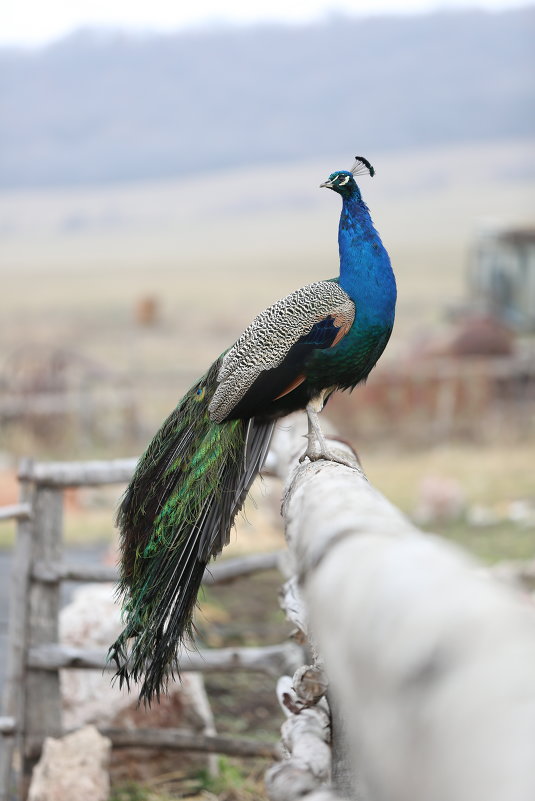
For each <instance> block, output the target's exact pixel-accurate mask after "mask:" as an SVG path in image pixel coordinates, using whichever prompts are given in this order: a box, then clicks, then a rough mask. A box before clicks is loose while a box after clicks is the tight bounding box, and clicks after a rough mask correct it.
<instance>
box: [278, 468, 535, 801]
mask: <svg viewBox="0 0 535 801" xmlns="http://www.w3.org/2000/svg"><path fill="white" fill-rule="evenodd" d="M284 515H285V520H286V524H287V537H288V542H289V545H290V549H291V551H292V553H293V554H294V563H295V565H296V571H297V575H298V579H299V587H300V593H301V595H302V597H303V599H304V602H305V605H306V610H307V620H308V624H309V632H310V633H311V634H312V636H313V639H314V641H315V642H316V645H317V646H318V650H319V651H320V653H321V654H322V656H323V658H324V660H325V668H326V672H327V674H328V676H329V681H330V693H332V694H333V695H334V696H335V698H336V701H337V707H338V708H339V710H340V713H342V714H343V715H344V719H345V723H346V727H347V732H348V736H349V749H350V750H349V753H350V765H351V767H352V770H353V773H354V774H355V776H358V779H359V786H358V789H357V790H354V791H353V796H352V797H355V796H356V797H357V798H375V797H380V798H388V799H389V801H473V799H475V798H478V799H479V798H481V799H483V798H484V799H485V801H532V799H533V798H535V761H534V760H533V743H534V742H535V672H534V671H533V665H534V664H535V609H534V607H533V606H532V604H531V603H529V602H528V601H527V599H526V597H525V596H520V595H516V594H515V593H514V592H512V591H511V590H510V589H509V588H507V587H505V586H503V585H502V584H499V583H498V582H496V581H494V580H493V579H492V578H491V577H490V575H489V573H488V572H485V571H484V570H483V569H482V568H481V567H479V566H478V565H477V564H476V563H475V562H473V561H472V560H471V559H470V558H469V557H468V556H466V555H465V554H464V553H462V552H461V551H460V550H459V549H457V548H454V547H453V546H451V545H449V544H447V543H446V542H444V541H441V540H440V539H439V538H436V537H433V536H431V535H425V534H423V533H422V532H420V531H418V530H417V529H415V527H414V526H413V525H412V524H411V523H410V522H409V521H408V520H406V519H405V518H404V517H403V516H402V515H401V514H400V512H399V511H398V510H397V509H395V508H394V507H393V506H392V505H391V504H390V503H389V502H388V501H387V500H386V499H385V498H384V497H383V496H381V495H380V493H379V492H377V490H375V489H374V488H373V487H372V486H371V485H370V484H369V483H368V481H367V480H366V477H365V476H364V474H363V473H362V472H361V471H360V470H358V469H356V468H355V469H351V468H348V467H344V466H342V465H339V464H335V463H331V462H324V461H320V462H317V463H316V464H303V465H300V466H297V467H296V468H295V469H294V470H293V471H292V473H291V476H290V479H289V482H288V490H287V496H286V500H285V504H284ZM370 788H373V793H372V792H371V790H370Z"/></svg>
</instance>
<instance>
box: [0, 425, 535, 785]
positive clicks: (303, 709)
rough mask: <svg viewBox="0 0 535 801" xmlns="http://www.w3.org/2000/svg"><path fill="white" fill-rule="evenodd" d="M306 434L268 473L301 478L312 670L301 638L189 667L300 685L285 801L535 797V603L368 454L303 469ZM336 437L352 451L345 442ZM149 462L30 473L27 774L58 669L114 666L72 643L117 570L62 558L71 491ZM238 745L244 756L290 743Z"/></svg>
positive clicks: (301, 554) (25, 543)
mask: <svg viewBox="0 0 535 801" xmlns="http://www.w3.org/2000/svg"><path fill="white" fill-rule="evenodd" d="M302 433H303V432H302V430H301V429H300V427H299V426H298V425H295V424H294V425H291V424H290V423H289V422H285V424H284V426H283V427H282V428H281V431H280V432H279V435H278V437H277V439H276V440H275V442H274V446H273V449H272V454H271V456H270V461H269V463H268V466H269V467H270V468H271V469H272V470H274V471H276V472H277V474H278V475H280V476H284V477H285V478H286V492H285V500H284V504H283V515H284V519H285V524H286V534H287V540H288V545H289V554H290V557H291V562H292V564H293V568H292V569H291V570H290V573H291V575H290V578H289V579H288V581H287V583H286V585H285V588H284V593H283V596H284V606H285V609H286V612H287V615H288V616H289V618H290V619H291V620H292V621H293V622H294V624H295V626H296V629H297V640H298V642H299V641H301V642H302V641H305V640H308V653H309V662H310V664H309V665H305V666H302V665H301V660H300V656H301V654H302V651H301V649H300V648H299V646H298V645H291V644H283V645H280V646H275V647H272V648H259V649H252V650H251V649H221V650H209V651H206V652H204V655H203V660H202V661H201V662H200V663H197V662H195V661H194V662H193V663H188V668H192V669H193V668H195V669H198V668H200V669H225V667H229V666H232V669H236V667H237V666H239V667H240V668H242V669H254V670H258V669H260V670H264V671H266V672H268V673H269V674H270V675H272V676H275V675H277V676H280V674H281V673H282V674H284V675H283V676H282V678H280V679H279V681H278V686H277V693H278V697H279V700H280V702H281V706H282V708H283V710H284V712H285V715H286V717H287V719H286V721H285V723H284V725H283V729H282V735H283V738H282V754H283V759H282V760H280V761H279V762H277V763H276V764H274V765H273V767H272V768H270V770H269V771H268V774H267V776H266V787H267V792H268V796H269V798H270V799H271V801H295V799H298V798H299V799H306V801H335V799H341V798H342V797H343V798H351V799H356V800H357V801H473V800H474V799H485V801H533V799H534V798H535V759H534V758H533V753H534V747H535V669H534V667H533V666H534V665H535V611H534V609H533V605H532V602H531V599H530V598H529V597H528V595H527V594H526V593H524V594H521V593H519V592H518V590H517V589H515V588H512V587H510V586H508V585H506V584H505V583H503V582H500V581H498V580H497V579H495V578H494V577H493V576H492V575H491V573H490V571H488V570H484V569H483V568H482V567H480V566H479V565H477V563H475V562H473V561H472V560H471V559H470V558H469V557H468V556H467V555H466V554H464V553H463V552H462V551H460V550H459V549H457V548H454V547H453V546H451V545H449V544H447V543H445V542H443V541H440V540H439V539H438V538H436V537H433V536H431V535H426V534H423V533H422V532H420V531H419V530H417V529H416V528H415V527H414V526H413V525H412V524H411V523H410V522H409V521H408V520H407V519H406V518H405V517H404V516H403V515H402V514H401V513H400V512H399V511H398V510H397V509H396V508H395V507H393V506H392V505H391V504H390V503H389V502H388V501H387V500H386V499H385V498H383V497H382V496H381V495H380V493H379V492H377V490H375V489H374V488H373V487H372V486H371V485H370V484H369V483H368V481H367V480H366V477H365V476H364V474H363V472H362V470H361V469H360V467H359V465H358V462H357V460H356V458H355V457H354V456H353V459H354V465H353V467H346V466H343V465H340V464H336V463H333V462H317V463H314V464H309V463H305V464H298V462H297V457H298V455H299V454H300V453H301V452H302V450H303V439H302ZM331 444H332V445H333V446H334V447H339V448H342V449H344V448H345V455H346V457H347V456H348V455H349V457H350V458H351V452H350V451H349V450H348V449H347V447H346V446H343V445H342V444H340V443H336V442H334V441H333V442H332V443H331ZM132 466H133V465H132V462H112V463H85V464H63V465H62V464H48V465H47V464H40V465H31V464H26V465H24V466H23V467H22V468H21V472H20V478H21V503H20V505H19V506H18V507H16V508H15V509H13V508H12V509H11V516H15V517H17V519H18V524H17V525H18V529H19V532H18V538H17V555H16V560H15V569H14V572H13V579H14V582H13V595H12V600H13V602H14V610H15V611H14V614H13V615H12V626H11V631H10V649H9V664H8V681H7V684H6V706H5V714H6V717H5V718H2V719H1V720H0V731H2V732H3V733H4V734H6V733H8V732H12V733H13V736H12V737H11V738H10V739H9V738H8V739H6V737H4V743H6V742H8V743H9V742H10V743H11V744H12V745H16V746H17V748H18V751H19V753H20V754H21V755H22V757H23V767H22V773H23V777H24V775H27V774H28V771H29V770H30V768H31V766H32V764H33V761H34V760H35V757H36V755H37V754H38V751H39V747H40V744H41V742H42V739H43V737H44V736H45V735H47V734H59V733H60V726H61V724H60V720H61V718H60V707H59V702H60V698H59V676H58V671H59V669H60V668H63V667H81V668H83V667H86V668H95V667H103V666H104V656H105V655H104V654H103V653H98V652H91V653H89V652H87V651H83V650H81V649H72V648H71V649H66V648H64V647H61V645H60V644H59V643H58V635H57V615H58V607H59V584H60V582H61V581H64V580H70V579H73V578H75V579H77V580H86V579H90V580H95V579H98V580H101V579H103V578H106V579H109V578H110V575H111V574H110V572H109V571H107V570H105V569H103V568H99V569H98V570H93V569H92V570H89V569H87V568H83V569H82V568H78V567H76V566H73V565H65V564H63V563H62V562H61V554H60V532H61V506H62V504H61V493H62V490H63V488H65V487H67V486H73V485H75V486H80V485H94V484H102V483H111V482H122V481H125V480H126V479H127V478H128V477H129V475H130V473H131V470H132ZM286 558H287V557H286ZM254 559H255V560H256V559H258V557H255V558H254ZM263 559H266V562H261V563H259V562H258V561H256V562H255V561H254V560H253V562H249V563H241V565H237V564H236V563H234V565H233V564H232V563H229V562H227V563H222V564H221V565H220V566H219V565H215V566H214V567H213V568H212V574H213V576H214V579H213V580H218V579H217V574H218V571H219V570H221V571H227V575H228V572H229V571H230V573H231V574H232V575H233V576H235V575H236V573H237V572H238V573H239V572H241V571H242V570H245V569H247V570H248V571H250V570H251V569H253V568H252V566H253V565H254V569H257V568H259V567H263V566H272V565H273V564H274V563H275V561H276V560H277V559H278V556H274V555H271V556H269V557H261V560H263ZM247 564H248V568H247V567H246V565H247ZM511 572H513V573H514V571H511V570H509V573H511ZM529 572H530V571H526V573H527V574H529ZM297 665H300V666H299V667H298V668H297V670H295V668H296V667H297ZM327 677H328V679H327ZM109 734H110V735H111V739H112V741H113V742H114V743H115V744H116V745H117V746H121V745H128V746H130V745H134V744H135V745H146V746H147V747H154V748H159V747H169V746H171V747H175V748H183V749H185V750H206V751H207V750H211V751H215V752H219V753H234V754H236V753H238V751H237V750H236V746H235V743H236V742H237V741H235V740H230V739H229V738H221V737H214V738H207V737H204V738H202V737H201V738H199V737H193V738H192V737H191V735H188V737H187V738H186V737H185V736H183V734H182V733H181V732H173V731H164V732H163V731H160V732H135V733H134V732H130V733H126V732H113V731H112V732H109ZM238 742H239V743H240V746H239V747H240V748H241V749H242V750H241V753H242V754H245V753H251V754H252V753H255V754H257V755H258V754H259V753H262V754H264V755H269V756H274V755H275V752H276V750H277V749H274V748H273V746H272V745H270V744H268V745H266V744H262V743H258V742H252V743H250V742H249V741H242V740H240V741H238ZM7 757H8V758H7V759H6V761H5V762H4V766H5V769H6V770H7V768H8V767H10V765H11V758H10V753H9V752H8V754H7ZM19 786H22V785H19Z"/></svg>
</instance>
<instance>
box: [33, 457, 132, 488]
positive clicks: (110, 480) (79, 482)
mask: <svg viewBox="0 0 535 801" xmlns="http://www.w3.org/2000/svg"><path fill="white" fill-rule="evenodd" d="M136 463H137V459H113V460H111V461H108V462H104V461H100V462H99V461H89V462H35V463H34V464H33V465H31V466H29V467H28V466H26V467H23V468H21V469H20V470H19V478H20V479H24V480H27V481H34V482H35V483H36V484H40V485H43V486H49V487H81V486H85V487H91V486H99V485H101V484H124V483H126V482H127V481H129V480H130V478H131V477H132V474H133V472H134V469H135V466H136Z"/></svg>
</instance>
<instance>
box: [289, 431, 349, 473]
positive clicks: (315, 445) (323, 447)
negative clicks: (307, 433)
mask: <svg viewBox="0 0 535 801" xmlns="http://www.w3.org/2000/svg"><path fill="white" fill-rule="evenodd" d="M305 459H308V460H309V461H311V462H317V461H319V460H320V459H326V460H327V461H328V462H337V463H338V464H343V465H345V466H346V467H353V468H354V467H355V460H354V459H352V458H351V457H350V456H349V455H348V456H345V455H344V454H343V453H341V452H340V451H334V450H333V449H332V448H330V447H329V446H328V445H327V443H326V441H325V439H324V440H323V442H318V440H317V439H316V438H314V439H313V440H312V441H311V440H310V438H309V441H308V447H307V449H306V451H305V452H304V454H303V455H302V456H300V457H299V461H300V462H304V461H305Z"/></svg>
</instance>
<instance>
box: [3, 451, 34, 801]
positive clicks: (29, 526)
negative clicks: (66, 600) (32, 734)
mask: <svg viewBox="0 0 535 801" xmlns="http://www.w3.org/2000/svg"><path fill="white" fill-rule="evenodd" d="M22 467H23V468H24V469H25V470H28V469H30V465H28V464H27V463H26V464H24V465H22ZM33 498H34V487H33V485H32V484H31V483H29V482H27V481H22V482H21V484H20V506H23V507H30V508H31V507H32V505H33ZM32 534H33V522H32V520H31V515H29V516H28V517H21V518H19V520H18V521H17V538H16V541H15V548H14V551H13V566H12V568H11V578H10V592H9V625H8V640H7V655H6V656H7V658H6V676H5V680H4V688H3V699H2V700H3V703H2V711H3V714H4V715H6V716H7V717H10V718H13V719H14V720H15V721H16V722H17V726H18V731H17V733H16V736H15V737H9V738H2V739H3V742H0V753H1V757H0V799H1V801H5V799H6V798H7V797H8V794H9V788H10V785H11V779H12V769H13V754H14V750H15V748H17V749H18V750H19V752H20V751H21V750H22V742H23V736H24V699H25V696H24V682H25V677H26V648H27V637H28V632H27V629H28V588H29V580H30V571H31V558H32ZM19 762H20V760H19ZM17 784H18V785H19V786H20V782H17Z"/></svg>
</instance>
